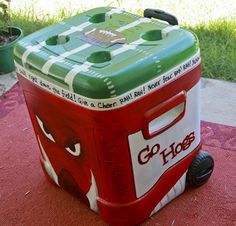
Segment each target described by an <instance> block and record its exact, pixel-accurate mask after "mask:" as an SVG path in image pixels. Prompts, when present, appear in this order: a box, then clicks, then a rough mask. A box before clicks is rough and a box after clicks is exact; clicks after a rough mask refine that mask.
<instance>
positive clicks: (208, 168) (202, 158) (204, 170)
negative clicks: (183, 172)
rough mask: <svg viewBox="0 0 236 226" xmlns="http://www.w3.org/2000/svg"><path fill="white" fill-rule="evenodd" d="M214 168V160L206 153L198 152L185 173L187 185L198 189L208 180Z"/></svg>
mask: <svg viewBox="0 0 236 226" xmlns="http://www.w3.org/2000/svg"><path fill="white" fill-rule="evenodd" d="M213 168H214V159H213V158H212V156H211V155H210V154H209V153H208V152H206V151H199V153H198V154H197V155H196V156H195V158H194V159H193V161H192V163H191V165H190V167H189V169H188V173H187V177H186V180H187V183H188V184H189V186H191V187H199V186H201V185H203V184H205V183H206V182H207V181H208V179H209V178H210V176H211V174H212V172H213Z"/></svg>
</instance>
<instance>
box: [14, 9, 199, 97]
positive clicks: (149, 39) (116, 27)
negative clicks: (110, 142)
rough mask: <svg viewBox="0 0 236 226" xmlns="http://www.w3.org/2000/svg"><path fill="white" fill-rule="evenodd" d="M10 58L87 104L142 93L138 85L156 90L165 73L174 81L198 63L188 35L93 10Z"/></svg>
mask: <svg viewBox="0 0 236 226" xmlns="http://www.w3.org/2000/svg"><path fill="white" fill-rule="evenodd" d="M14 54H15V62H16V65H17V68H18V70H19V69H21V70H27V71H28V72H31V73H33V74H34V75H35V76H37V77H39V78H41V79H43V80H45V81H47V82H48V83H50V84H52V85H55V86H57V87H62V88H63V89H64V90H68V91H69V92H70V93H75V94H78V95H81V96H83V97H86V98H90V99H109V98H114V97H117V96H121V95H125V94H127V93H128V92H130V91H131V90H135V89H136V90H138V91H140V92H141V93H140V95H141V94H142V92H143V93H144V94H145V93H147V91H148V90H147V89H146V90H145V89H141V88H142V87H141V86H142V85H143V84H146V85H147V84H148V83H150V82H152V84H153V86H152V87H153V88H157V87H158V86H159V85H161V84H162V83H165V81H164V75H165V74H166V73H169V75H171V74H170V73H172V75H171V77H172V78H173V77H175V76H177V75H178V74H181V73H184V72H185V71H186V70H189V69H191V68H192V67H194V66H195V65H196V64H197V63H199V62H200V57H199V47H198V41H197V38H196V36H195V35H194V34H192V33H191V32H189V31H187V30H185V29H182V28H180V27H179V26H171V25H168V24H166V23H163V22H160V21H158V20H155V19H149V18H143V17H140V16H137V15H133V14H131V13H128V12H125V11H122V10H119V9H115V8H96V9H92V10H89V11H87V12H84V13H82V14H80V15H78V16H74V17H72V18H70V19H67V20H64V21H62V22H60V23H58V24H56V25H52V26H50V27H47V28H44V29H42V30H40V31H38V32H35V33H33V34H31V35H29V36H27V37H25V38H23V39H22V40H21V41H19V42H18V43H17V45H16V46H15V49H14ZM160 77H161V78H162V81H159V82H158V83H153V81H154V82H155V80H156V81H158V80H157V79H158V78H160ZM166 79H168V78H167V77H166ZM159 80H160V79H159ZM140 87H141V88H140ZM146 87H147V88H148V86H146ZM150 87H151V86H150ZM153 88H152V89H153ZM140 89H141V90H140ZM149 91H152V90H151V88H150V90H149Z"/></svg>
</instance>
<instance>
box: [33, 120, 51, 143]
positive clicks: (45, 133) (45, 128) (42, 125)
mask: <svg viewBox="0 0 236 226" xmlns="http://www.w3.org/2000/svg"><path fill="white" fill-rule="evenodd" d="M35 116H36V119H37V122H38V124H39V127H40V128H41V130H42V132H43V133H44V135H45V136H46V137H47V138H48V139H49V140H51V141H52V142H54V143H55V140H54V138H53V136H52V135H51V133H50V132H49V130H48V128H47V127H46V126H45V125H44V124H43V122H42V121H41V120H40V118H39V117H38V116H37V115H35Z"/></svg>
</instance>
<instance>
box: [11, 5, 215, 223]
mask: <svg viewBox="0 0 236 226" xmlns="http://www.w3.org/2000/svg"><path fill="white" fill-rule="evenodd" d="M145 16H146V17H140V16H137V15H133V14H130V13H127V12H125V11H122V10H119V9H115V8H97V9H92V10H90V11H87V12H84V13H82V14H80V15H79V16H75V17H72V18H70V19H67V20H64V21H62V22H60V23H58V24H57V25H53V26H50V27H48V28H45V29H43V30H40V31H38V32H36V33H34V34H32V35H29V36H27V37H25V38H24V39H22V40H21V41H20V42H18V44H17V45H16V47H15V50H14V54H15V63H16V68H17V74H18V77H19V80H20V84H21V86H22V87H23V90H24V95H25V99H26V102H27V106H28V110H29V113H30V117H31V120H32V123H33V127H34V130H35V134H36V138H37V140H38V144H39V147H40V150H41V164H42V167H43V169H44V172H45V174H46V175H47V176H48V179H50V180H51V181H52V182H54V183H55V184H56V185H58V186H59V187H61V188H64V189H66V190H68V191H70V192H71V193H73V194H74V195H76V196H77V197H78V198H79V199H80V200H82V201H83V202H84V203H86V204H87V205H88V206H89V207H90V208H91V209H92V210H94V211H96V212H98V213H99V214H100V215H101V216H102V218H103V219H104V220H105V221H106V222H107V223H109V224H111V225H135V224H138V223H140V222H142V221H144V220H145V219H146V218H148V217H149V216H150V215H152V214H153V213H155V212H157V211H158V210H159V209H160V208H162V207H163V206H164V205H165V204H167V203H168V202H170V201H171V200H172V199H173V198H175V197H176V196H178V195H179V194H181V193H182V192H183V191H184V189H185V187H186V181H187V182H188V184H190V185H193V186H199V185H201V184H203V183H205V182H206V181H207V179H208V178H209V177H210V175H211V172H212V170H213V165H214V162H213V159H212V157H211V156H210V155H208V154H207V153H206V152H204V151H200V148H201V142H200V118H199V89H200V74H201V69H200V61H201V59H200V51H199V46H198V41H197V38H196V36H195V35H194V34H192V33H191V32H189V31H187V30H184V29H181V28H180V27H179V26H178V25H177V20H176V19H175V17H172V16H171V15H169V14H166V13H164V12H163V11H158V10H150V9H148V10H145ZM150 17H156V18H159V19H162V20H166V21H168V22H169V23H170V25H168V24H167V23H162V22H160V21H158V20H155V19H151V18H150ZM199 151H200V152H199Z"/></svg>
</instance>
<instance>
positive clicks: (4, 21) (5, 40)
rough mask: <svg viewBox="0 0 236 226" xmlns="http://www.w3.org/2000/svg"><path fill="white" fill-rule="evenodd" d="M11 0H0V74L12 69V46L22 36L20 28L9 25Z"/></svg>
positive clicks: (13, 67)
mask: <svg viewBox="0 0 236 226" xmlns="http://www.w3.org/2000/svg"><path fill="white" fill-rule="evenodd" d="M10 2H11V0H0V74H5V73H9V72H11V71H13V70H14V69H15V66H14V58H13V47H14V45H15V43H16V42H17V41H18V40H19V39H20V38H21V37H22V36H23V32H22V30H21V29H20V28H18V27H14V26H12V25H11V16H10V15H11V11H10Z"/></svg>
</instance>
